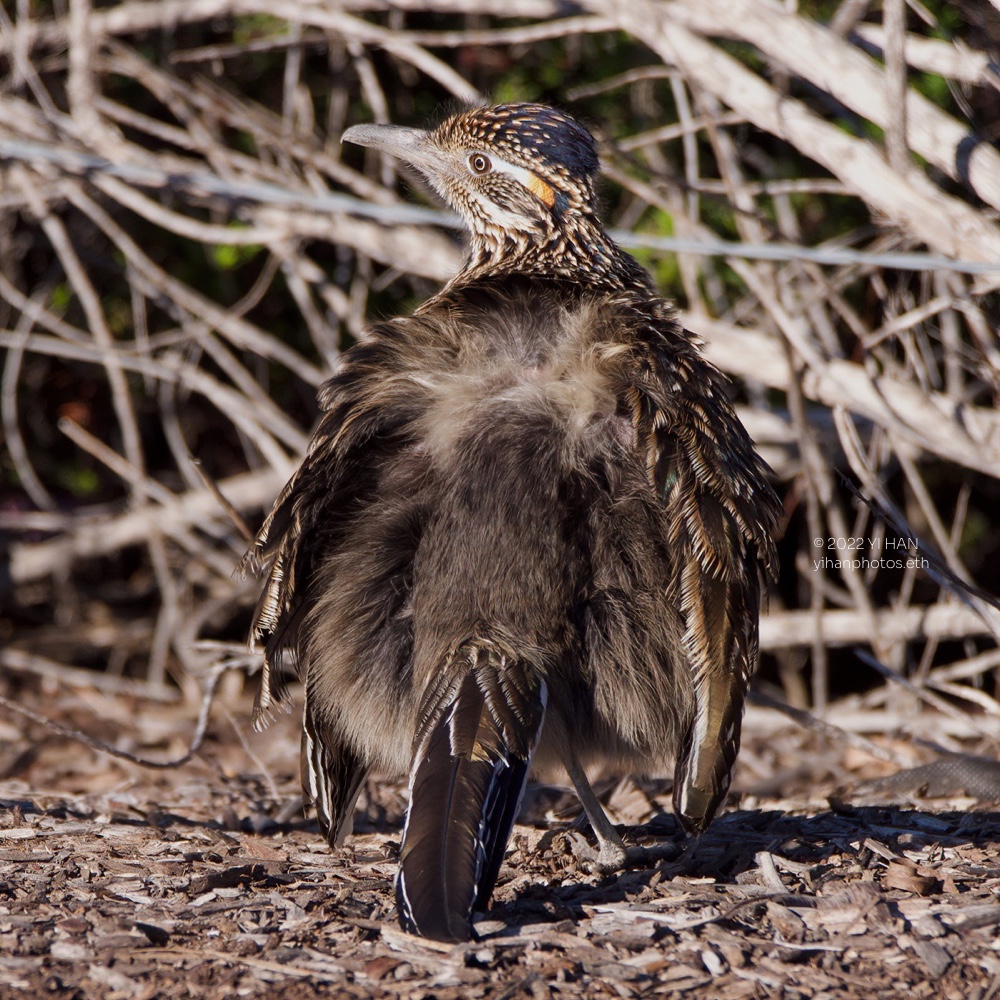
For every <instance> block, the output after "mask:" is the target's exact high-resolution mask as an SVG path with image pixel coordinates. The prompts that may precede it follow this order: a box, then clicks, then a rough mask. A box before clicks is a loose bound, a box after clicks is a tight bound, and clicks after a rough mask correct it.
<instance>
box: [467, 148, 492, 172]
mask: <svg viewBox="0 0 1000 1000" xmlns="http://www.w3.org/2000/svg"><path fill="white" fill-rule="evenodd" d="M469 169H470V170H471V171H472V172H473V173H474V174H488V173H489V172H490V170H492V169H493V164H492V163H490V158H489V157H488V156H483V154H482V153H473V154H472V155H471V156H470V157H469Z"/></svg>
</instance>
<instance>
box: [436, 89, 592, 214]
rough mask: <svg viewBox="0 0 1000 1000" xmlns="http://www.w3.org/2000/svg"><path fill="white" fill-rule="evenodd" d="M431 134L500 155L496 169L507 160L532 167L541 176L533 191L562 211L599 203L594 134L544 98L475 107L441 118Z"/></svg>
mask: <svg viewBox="0 0 1000 1000" xmlns="http://www.w3.org/2000/svg"><path fill="white" fill-rule="evenodd" d="M432 135H433V137H434V139H435V140H436V141H437V142H439V143H441V144H442V145H446V146H449V147H452V148H456V149H467V150H468V154H469V155H470V156H472V155H475V154H476V153H477V152H478V153H480V154H481V155H486V156H490V155H492V156H494V157H496V158H497V159H496V161H495V162H494V163H493V165H492V166H493V170H492V171H491V173H494V174H496V173H501V174H503V173H505V171H504V170H503V167H504V166H508V165H509V166H513V167H517V168H520V169H521V170H525V171H528V172H530V173H531V174H532V175H533V181H535V182H537V183H531V184H530V186H531V189H532V193H534V194H535V195H536V197H537V198H538V199H539V201H541V202H542V203H543V204H544V205H545V206H546V207H547V208H548V209H550V210H552V211H555V212H556V213H557V214H558V213H559V212H560V211H563V212H565V211H566V210H576V211H581V212H586V211H593V209H594V179H595V177H596V175H597V170H598V161H597V148H596V146H595V144H594V139H593V137H592V136H591V134H590V133H589V132H588V131H587V130H586V129H585V128H584V127H583V126H582V125H580V123H579V122H577V121H576V120H575V119H573V118H570V117H569V115H566V114H563V113H562V112H561V111H557V110H556V109H555V108H549V107H546V106H544V105H542V104H498V105H495V106H492V107H479V108H472V109H470V110H468V111H464V112H461V113H459V114H457V115H453V116H452V117H451V118H448V119H447V120H446V121H444V122H442V124H441V125H440V126H439V127H438V128H437V129H436V130H435V131H434V132H433V133H432ZM508 176H512V175H510V174H508ZM513 176H514V177H515V179H519V178H517V177H516V175H513ZM545 186H547V187H548V188H549V189H550V190H549V191H546V190H545Z"/></svg>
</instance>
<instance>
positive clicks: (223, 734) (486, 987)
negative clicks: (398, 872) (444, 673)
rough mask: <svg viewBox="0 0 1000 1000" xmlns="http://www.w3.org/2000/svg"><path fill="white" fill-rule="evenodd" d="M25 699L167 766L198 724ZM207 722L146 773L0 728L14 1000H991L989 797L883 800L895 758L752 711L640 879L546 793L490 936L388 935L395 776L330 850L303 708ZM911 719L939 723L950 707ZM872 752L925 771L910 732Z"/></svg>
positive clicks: (630, 797) (632, 831)
mask: <svg viewBox="0 0 1000 1000" xmlns="http://www.w3.org/2000/svg"><path fill="white" fill-rule="evenodd" d="M21 697H22V699H26V700H29V701H33V704H32V706H31V707H33V708H35V709H36V710H40V711H43V712H46V713H47V714H48V715H49V716H50V717H55V718H58V719H59V721H61V722H63V723H67V724H70V725H75V726H79V728H81V729H86V730H87V731H89V732H90V733H92V734H94V735H98V736H100V737H101V738H103V739H105V740H108V741H109V742H113V743H115V744H116V745H119V746H122V747H128V748H130V749H135V750H136V751H137V752H141V753H144V754H148V755H151V756H152V755H159V756H162V757H166V756H169V755H170V754H171V753H173V752H175V751H178V750H181V751H182V750H183V740H184V739H185V738H186V737H187V736H188V735H189V734H190V731H191V726H192V723H191V720H192V717H193V712H192V711H191V709H190V708H189V707H187V706H184V705H181V704H176V705H151V704H148V703H147V704H143V703H141V702H137V701H132V700H128V699H125V698H121V697H117V696H110V695H104V694H99V693H96V692H93V691H80V690H77V691H75V692H70V691H66V690H65V689H61V690H60V691H59V692H54V691H49V692H45V693H42V692H37V691H36V692H35V693H30V692H29V693H22V695H21ZM855 714H856V713H855ZM213 718H214V719H215V721H214V722H213V727H212V730H211V733H212V735H211V738H210V740H209V742H208V743H207V744H206V746H205V747H204V749H203V750H202V751H201V753H200V754H199V756H198V758H197V759H196V760H194V761H192V762H190V763H188V764H186V765H184V766H182V767H180V768H177V769H173V770H168V771H151V770H147V769H144V768H140V767H137V766H135V765H131V764H127V763H123V762H121V761H119V760H115V759H112V758H108V757H106V756H104V755H101V754H97V753H94V752H92V751H91V750H89V749H86V748H83V747H80V746H79V745H77V744H75V743H73V742H71V741H68V740H66V739H65V738H63V737H60V736H56V735H53V734H51V733H48V732H47V731H46V730H44V729H43V728H41V727H39V726H35V725H33V724H31V723H26V722H24V721H22V720H21V719H19V718H17V717H12V716H9V715H2V714H0V776H2V777H3V778H4V779H5V780H3V781H2V782H0V997H4V998H6V997H18V998H24V997H36V996H37V997H42V996H46V997H79V998H86V1000H91V998H108V1000H117V998H123V1000H126V998H127V1000H133V998H175V997H201V998H216V997H218V998H222V997H226V998H229V997H269V998H275V1000H276V998H299V997H302V998H305V997H316V996H331V997H378V998H380V997H386V998H396V997H399V998H410V997H413V998H417V997H420V998H431V997H434V998H438V1000H459V998H461V1000H471V998H479V997H484V998H497V1000H499V998H508V997H509V998H515V997H531V998H541V997H586V998H596V997H625V998H628V997H637V996H653V995H655V996H663V997H685V998H717V1000H737V998H751V997H753V998H756V997H781V998H785V997H788V998H791V997H810V998H824V997H859V998H881V997H898V996H903V995H906V996H910V997H931V996H934V997H941V998H948V1000H952V998H954V1000H969V998H976V1000H989V998H992V997H994V996H996V995H997V994H998V992H1000V939H998V928H1000V812H997V810H996V807H995V805H993V804H990V803H985V802H981V801H979V800H976V799H971V798H953V799H941V798H938V799H934V800H930V799H926V798H923V797H922V796H923V795H924V794H925V793H926V791H927V788H926V785H925V786H923V787H921V786H918V787H915V788H913V789H911V790H910V791H908V792H905V793H904V794H903V795H902V796H900V794H899V791H898V789H896V790H895V791H894V792H893V797H892V800H887V799H886V796H885V794H884V789H882V790H881V791H873V789H878V788H879V785H878V782H877V781H875V782H874V784H873V783H872V781H873V779H878V778H879V777H880V776H881V775H884V774H887V773H889V772H891V771H892V770H894V768H893V767H892V766H891V765H887V764H885V763H882V762H880V761H878V760H876V759H874V758H873V757H871V756H869V755H867V754H865V753H864V752H862V751H860V750H858V749H849V748H848V749H845V748H844V746H843V745H839V744H838V743H837V741H836V740H830V739H829V738H826V737H819V736H817V735H815V734H813V733H811V732H806V731H803V730H799V729H796V728H794V727H793V726H791V725H790V724H789V723H785V722H782V721H781V719H780V717H778V716H776V715H775V714H773V713H770V712H765V711H761V710H757V711H751V713H750V714H749V716H748V722H747V735H746V741H745V751H744V754H743V757H742V759H741V767H740V772H739V775H738V781H737V784H736V787H737V788H738V789H739V790H740V791H741V794H740V795H739V796H738V797H737V798H736V800H735V801H734V802H733V803H732V804H731V805H730V807H729V808H728V809H727V810H726V811H725V812H724V813H723V814H722V815H721V816H720V817H719V818H718V819H717V820H716V822H715V823H714V824H713V826H712V827H711V829H710V830H709V831H708V833H706V834H705V835H704V836H703V837H702V838H701V839H700V840H698V841H697V842H693V841H689V842H680V841H679V842H678V843H679V846H678V854H677V857H676V858H674V859H672V860H670V861H666V862H661V863H660V864H659V865H658V866H657V867H656V868H654V869H651V870H631V871H626V872H622V873H620V874H617V875H615V876H611V877H599V876H595V875H592V874H589V873H588V872H587V871H586V870H584V869H583V868H582V867H581V866H580V865H579V864H578V863H577V861H576V859H575V857H574V855H573V851H572V847H573V842H574V839H576V837H577V835H576V833H575V827H574V820H575V816H576V813H577V812H578V811H579V810H578V806H577V805H576V801H575V798H574V797H573V796H572V794H571V793H569V792H568V791H567V790H566V789H565V788H563V787H561V786H556V785H538V786H534V787H533V788H532V790H531V793H530V795H529V797H528V801H527V803H526V807H525V811H524V814H523V816H522V819H523V820H524V822H523V823H522V824H519V825H518V826H517V828H516V830H515V833H514V837H513V839H512V845H511V846H512V850H511V852H510V854H509V855H508V858H507V863H506V865H505V866H504V868H503V869H502V871H501V874H500V879H499V883H498V887H497V892H496V896H495V901H494V904H493V907H492V910H491V911H490V912H489V913H488V914H486V915H485V916H484V917H483V918H482V919H481V920H480V922H479V923H478V925H477V930H478V933H479V936H480V940H478V941H476V942H474V943H472V944H468V945H460V946H442V945H435V944H430V943H427V942H424V941H421V940H419V939H417V938H414V937H411V936H409V935H406V934H404V933H402V932H401V931H400V930H399V928H398V925H397V924H396V922H395V908H394V900H393V876H394V873H395V860H394V859H395V855H396V852H397V850H398V845H399V820H400V817H401V814H402V810H403V808H404V807H405V801H404V788H403V787H402V786H401V785H399V784H398V783H389V782H371V783H369V785H368V786H367V788H366V789H365V792H364V794H363V796H362V800H361V811H360V813H359V816H358V821H357V823H356V831H357V832H356V833H355V835H354V836H353V837H351V838H350V839H349V841H348V845H347V846H346V847H345V848H343V849H341V850H340V851H338V852H332V851H330V850H329V849H328V848H327V846H326V845H325V843H324V842H323V840H322V839H321V838H320V837H319V835H318V833H317V830H316V827H315V825H314V824H313V823H312V822H311V821H310V820H308V819H307V818H305V817H304V816H303V815H302V812H301V810H298V809H296V808H295V807H294V802H293V800H294V798H295V796H296V794H297V791H298V779H297V737H296V732H295V725H294V719H291V718H288V719H282V720H280V721H279V722H278V723H276V725H275V726H274V727H272V729H271V730H269V731H268V732H266V733H264V734H261V735H256V734H252V733H250V732H249V727H248V726H247V724H246V719H247V706H246V705H245V704H244V703H243V701H242V700H239V699H237V700H236V701H233V700H232V699H230V702H229V706H228V708H227V707H226V704H225V703H222V704H220V705H218V706H217V707H216V711H215V714H214V716H213ZM911 722H913V724H914V725H916V726H917V727H918V731H922V732H923V733H924V734H926V733H929V732H931V731H932V730H933V728H934V723H935V718H934V717H929V716H926V715H925V716H922V717H921V718H920V719H918V720H916V721H915V722H914V720H911ZM911 731H912V729H911ZM941 740H942V741H944V742H946V743H948V745H957V744H955V743H954V741H953V740H951V738H950V737H947V736H942V737H941ZM879 745H880V746H881V747H883V748H886V749H889V750H890V751H891V752H892V754H894V755H895V756H896V757H897V759H899V758H903V759H910V758H912V762H913V764H918V763H921V762H923V761H924V760H927V759H928V755H927V753H926V752H923V751H921V750H919V749H918V748H917V747H916V744H915V741H914V740H913V739H911V738H910V736H908V735H906V733H905V732H902V731H901V732H900V734H899V735H897V736H896V737H894V738H892V739H890V738H886V737H883V738H881V739H880V740H879ZM987 746H989V744H988V743H981V744H980V745H979V746H978V747H974V749H980V750H982V749H984V748H985V747H987ZM993 746H994V753H995V744H993ZM866 789H867V791H866ZM599 791H601V792H602V794H603V797H604V799H605V801H606V802H608V806H609V811H610V812H611V814H612V817H613V818H614V819H615V821H616V822H618V823H620V824H622V825H623V827H624V828H627V830H628V835H627V838H628V839H629V840H630V841H632V842H644V841H652V840H653V839H658V838H663V837H673V836H676V834H677V828H676V826H675V824H674V821H673V819H672V817H671V816H670V807H669V794H668V786H667V785H666V784H665V783H656V782H641V781H634V780H630V779H626V780H623V781H618V782H613V781H605V782H603V783H601V784H600V785H599Z"/></svg>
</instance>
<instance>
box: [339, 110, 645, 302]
mask: <svg viewBox="0 0 1000 1000" xmlns="http://www.w3.org/2000/svg"><path fill="white" fill-rule="evenodd" d="M343 140H344V141H345V142H356V143H358V144H360V145H362V146H370V147H373V148H376V149H381V150H383V151H385V152H387V153H390V154H392V155H394V156H397V157H399V158H400V159H402V160H405V161H406V162H408V163H410V164H412V165H413V166H414V167H416V168H417V169H418V170H419V171H420V172H421V173H422V174H423V175H424V176H425V177H427V179H428V180H429V181H430V182H431V184H432V185H433V186H434V187H435V188H436V190H437V191H438V192H439V193H440V194H441V196H442V197H443V198H444V199H445V200H446V201H447V202H448V203H449V204H450V205H452V206H453V207H454V208H455V210H456V211H458V212H459V213H460V214H461V216H462V217H463V219H464V220H465V222H466V223H467V225H468V227H469V230H470V232H471V236H472V246H471V255H470V260H469V263H468V265H467V267H466V269H465V271H464V272H463V275H464V276H466V277H467V276H469V274H470V272H471V273H473V274H476V273H481V272H482V271H484V270H505V271H511V270H520V271H529V272H532V273H540V272H541V273H555V274H559V275H562V276H568V275H571V274H579V273H586V274H587V275H588V277H591V278H594V279H598V280H599V279H600V278H601V277H602V276H604V277H610V278H617V280H613V281H612V283H615V284H621V283H623V281H625V280H626V279H627V280H630V281H632V282H634V281H636V280H637V277H636V275H637V272H638V271H639V270H640V269H639V268H638V265H636V264H635V263H634V261H632V259H631V258H630V257H627V255H625V254H623V253H622V252H621V251H620V250H619V249H618V248H617V247H616V246H615V245H614V244H613V243H612V241H611V240H610V238H609V237H608V236H607V234H606V233H605V232H604V229H603V228H602V226H601V224H600V221H599V219H598V217H597V204H596V195H595V181H596V177H597V172H598V159H597V149H596V146H595V143H594V139H593V137H592V136H591V135H590V133H589V132H588V131H587V130H586V129H585V128H584V127H583V126H582V125H581V124H580V123H579V122H577V121H576V120H574V119H573V118H571V117H570V116H569V115H567V114H565V113H564V112H562V111H558V110H556V109H555V108H550V107H546V106H545V105H542V104H497V105H487V106H482V107H475V108H469V109H467V110H464V111H460V112H458V113H457V114H454V115H451V116H450V117H448V118H446V119H445V120H444V121H443V122H441V124H440V125H438V126H437V127H436V128H434V129H432V130H430V131H422V130H420V129H410V128H400V127H398V126H390V125H357V126H354V127H352V128H350V129H348V130H347V131H346V132H345V133H344V136H343ZM641 283H642V284H643V285H645V281H642V282H641Z"/></svg>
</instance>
